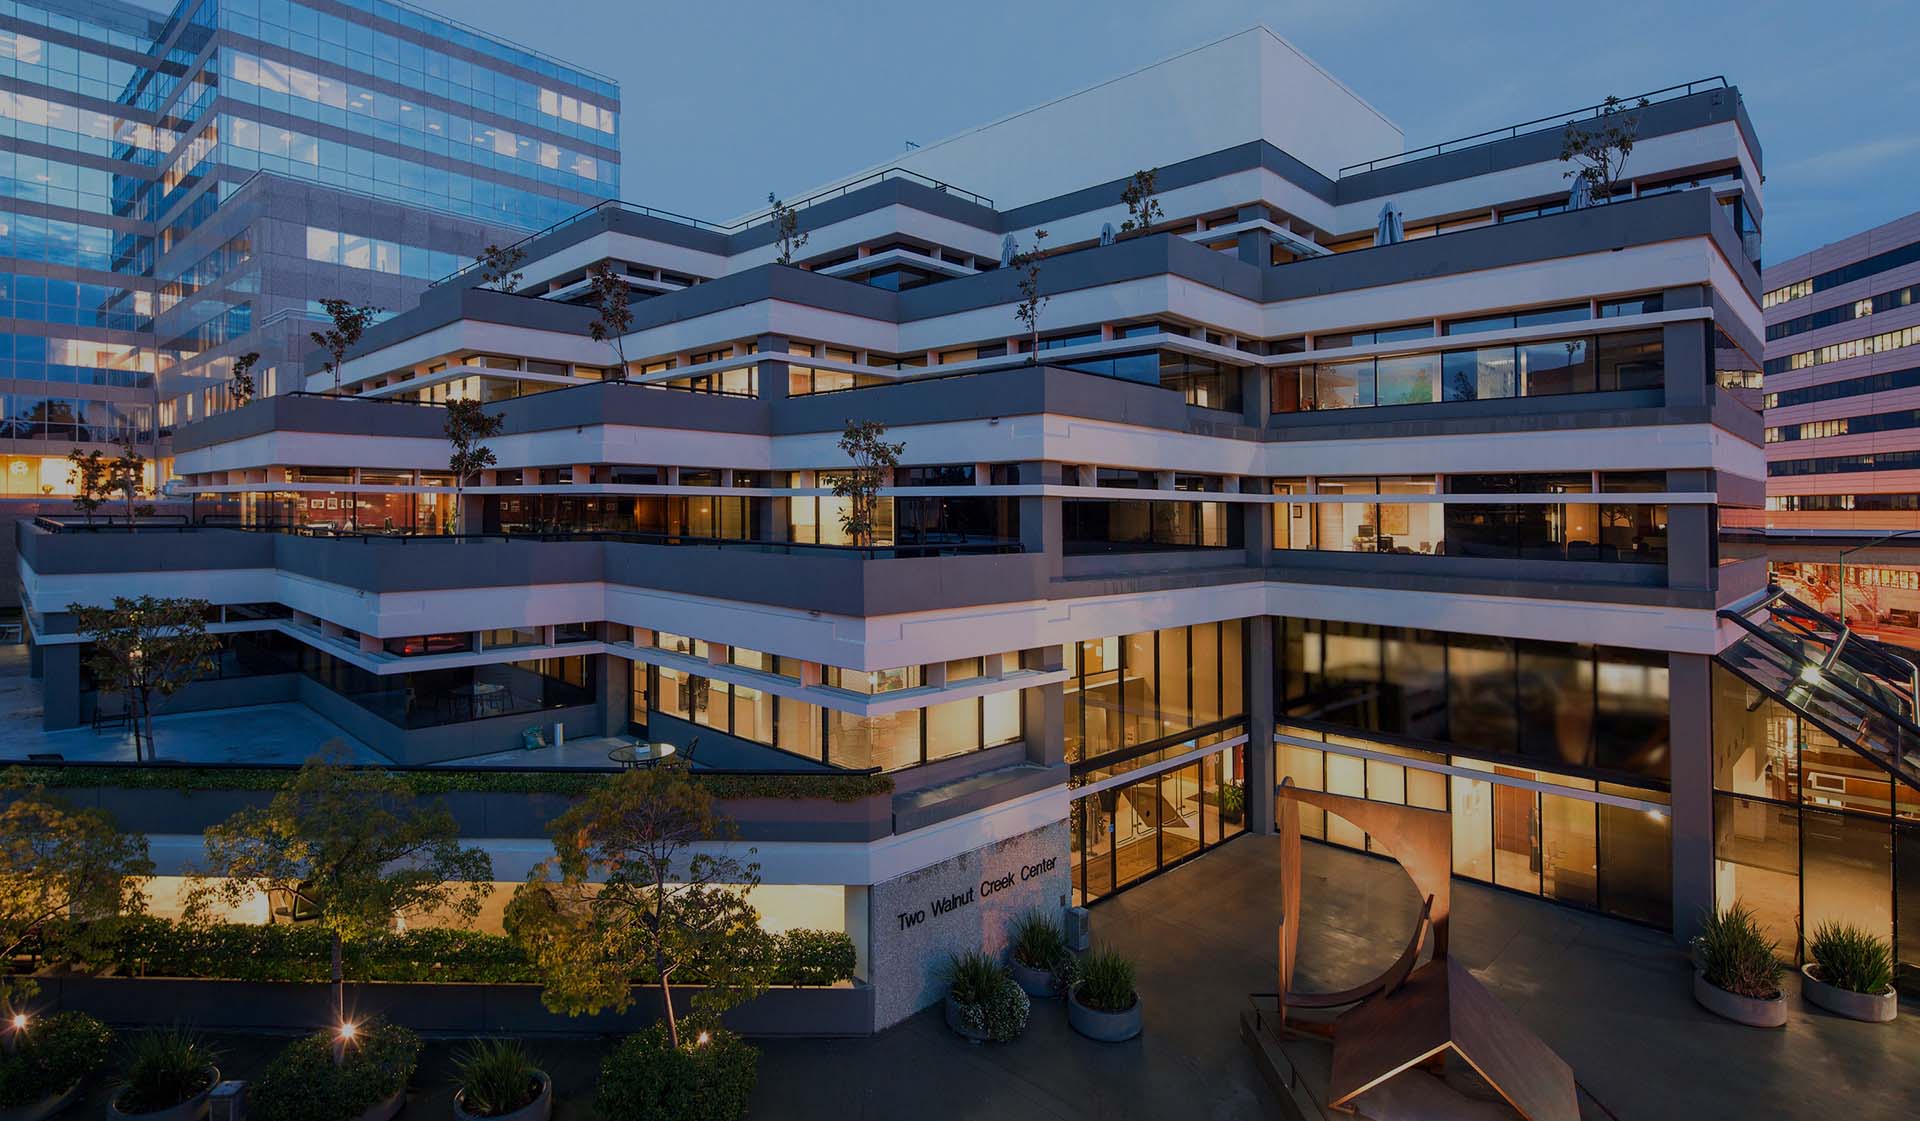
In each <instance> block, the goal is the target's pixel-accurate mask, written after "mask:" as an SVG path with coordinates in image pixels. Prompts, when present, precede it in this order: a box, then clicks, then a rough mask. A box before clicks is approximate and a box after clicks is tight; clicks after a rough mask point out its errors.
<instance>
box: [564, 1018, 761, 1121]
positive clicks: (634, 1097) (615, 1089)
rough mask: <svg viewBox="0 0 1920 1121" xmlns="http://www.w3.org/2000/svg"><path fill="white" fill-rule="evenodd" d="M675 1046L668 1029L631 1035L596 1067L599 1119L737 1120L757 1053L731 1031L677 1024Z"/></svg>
mask: <svg viewBox="0 0 1920 1121" xmlns="http://www.w3.org/2000/svg"><path fill="white" fill-rule="evenodd" d="M680 1035H681V1039H682V1043H681V1045H680V1046H679V1047H678V1048H675V1047H673V1046H672V1045H671V1044H669V1043H668V1041H667V1026H666V1025H665V1024H654V1025H653V1026H651V1027H649V1028H647V1029H646V1030H645V1031H642V1032H639V1033H637V1034H634V1035H630V1036H628V1037H627V1038H626V1040H625V1041H624V1042H622V1043H621V1044H620V1046H619V1048H618V1049H617V1050H615V1051H614V1052H613V1054H611V1055H608V1056H607V1058H606V1061H605V1062H603V1063H601V1064H600V1090H599V1097H598V1099H597V1101H596V1103H595V1104H596V1105H598V1107H599V1113H600V1118H601V1121H740V1118H741V1117H744V1116H745V1115H746V1112H747V1100H748V1099H749V1098H750V1097H752V1095H753V1084H754V1080H755V1078H756V1077H758V1069H757V1068H758V1066H759V1062H760V1053H759V1052H758V1051H755V1050H754V1049H753V1047H752V1046H750V1045H749V1044H747V1043H746V1041H744V1040H742V1039H741V1038H740V1037H739V1036H737V1035H734V1034H733V1033H732V1032H730V1031H727V1030H726V1029H724V1028H719V1027H711V1026H707V1027H702V1026H699V1025H698V1023H697V1022H696V1021H688V1022H686V1023H683V1024H681V1025H680Z"/></svg>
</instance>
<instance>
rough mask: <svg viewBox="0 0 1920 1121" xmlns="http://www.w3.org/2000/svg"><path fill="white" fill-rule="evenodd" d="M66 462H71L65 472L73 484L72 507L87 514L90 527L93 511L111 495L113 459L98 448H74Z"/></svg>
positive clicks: (105, 502)
mask: <svg viewBox="0 0 1920 1121" xmlns="http://www.w3.org/2000/svg"><path fill="white" fill-rule="evenodd" d="M67 462H68V463H71V464H73V468H72V469H71V470H69V471H68V472H67V481H68V482H70V483H72V484H73V508H74V509H76V510H78V511H80V512H81V513H82V514H85V515H86V516H87V526H88V528H92V526H93V512H94V511H95V510H98V509H99V508H100V507H102V506H105V505H106V504H107V499H109V498H111V497H113V486H112V483H111V481H110V480H111V477H112V476H111V467H112V462H113V461H112V460H109V459H108V458H107V457H106V456H104V455H102V454H101V453H100V449H99V448H95V449H93V450H92V451H88V452H82V451H81V450H80V449H79V448H75V449H73V450H72V451H70V452H68V453H67Z"/></svg>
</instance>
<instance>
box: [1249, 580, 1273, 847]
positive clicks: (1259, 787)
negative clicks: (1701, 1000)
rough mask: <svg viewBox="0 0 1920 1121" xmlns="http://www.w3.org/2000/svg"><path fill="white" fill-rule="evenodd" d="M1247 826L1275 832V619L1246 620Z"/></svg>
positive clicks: (1263, 616)
mask: <svg viewBox="0 0 1920 1121" xmlns="http://www.w3.org/2000/svg"><path fill="white" fill-rule="evenodd" d="M1246 626H1247V635H1246V657H1245V661H1246V669H1247V681H1246V698H1247V828H1248V829H1249V830H1251V831H1252V832H1255V833H1271V832H1273V817H1274V815H1273V788H1274V786H1275V785H1276V784H1277V783H1278V782H1279V781H1280V778H1279V775H1278V774H1276V773H1275V771H1274V766H1273V618H1272V617H1271V616H1268V615H1256V616H1254V617H1253V618H1251V619H1248V620H1247V623H1246Z"/></svg>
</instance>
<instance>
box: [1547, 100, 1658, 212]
mask: <svg viewBox="0 0 1920 1121" xmlns="http://www.w3.org/2000/svg"><path fill="white" fill-rule="evenodd" d="M1647 105H1648V101H1647V99H1646V98H1644V97H1643V98H1641V99H1640V100H1639V101H1638V102H1636V103H1635V104H1634V106H1633V109H1632V111H1629V110H1628V109H1627V107H1626V102H1624V101H1621V100H1620V99H1619V98H1617V97H1613V96H1611V95H1609V96H1608V97H1607V100H1606V102H1605V103H1604V104H1602V105H1601V107H1600V113H1599V115H1598V116H1596V117H1595V118H1594V119H1593V120H1590V121H1568V122H1567V127H1566V129H1565V131H1563V132H1562V133H1561V134H1560V162H1562V163H1571V164H1575V165H1577V166H1575V167H1574V168H1573V169H1572V170H1570V171H1568V172H1567V173H1566V176H1565V177H1566V178H1568V179H1577V180H1580V181H1582V182H1584V183H1585V184H1586V185H1587V193H1588V195H1589V196H1590V197H1591V198H1592V199H1593V201H1595V202H1610V201H1612V199H1613V196H1614V192H1616V191H1617V190H1619V185H1620V176H1621V174H1622V173H1623V172H1624V171H1625V170H1626V165H1627V157H1628V156H1630V155H1632V154H1633V142H1634V139H1635V137H1637V136H1638V135H1639V132H1640V114H1641V112H1642V111H1643V110H1645V109H1646V107H1647Z"/></svg>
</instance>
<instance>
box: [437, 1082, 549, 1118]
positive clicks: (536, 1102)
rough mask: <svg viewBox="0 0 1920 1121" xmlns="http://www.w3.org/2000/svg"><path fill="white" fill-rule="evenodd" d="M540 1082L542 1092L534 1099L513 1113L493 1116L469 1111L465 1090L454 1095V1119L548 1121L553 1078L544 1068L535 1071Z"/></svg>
mask: <svg viewBox="0 0 1920 1121" xmlns="http://www.w3.org/2000/svg"><path fill="white" fill-rule="evenodd" d="M533 1076H534V1078H536V1079H538V1080H539V1082H540V1093H539V1094H537V1095H535V1096H534V1099H533V1100H532V1101H530V1102H528V1103H527V1104H526V1105H523V1106H521V1107H520V1108H519V1109H516V1110H514V1111H513V1112H512V1113H501V1114H497V1115H495V1116H492V1117H488V1116H486V1115H485V1114H480V1113H468V1112H467V1109H466V1104H465V1099H466V1096H467V1092H466V1091H465V1090H460V1091H457V1092H456V1093H455V1094H454V1095H453V1121H547V1119H548V1118H550V1117H552V1116H553V1079H551V1078H548V1077H547V1072H546V1071H544V1070H536V1071H534V1072H533Z"/></svg>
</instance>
